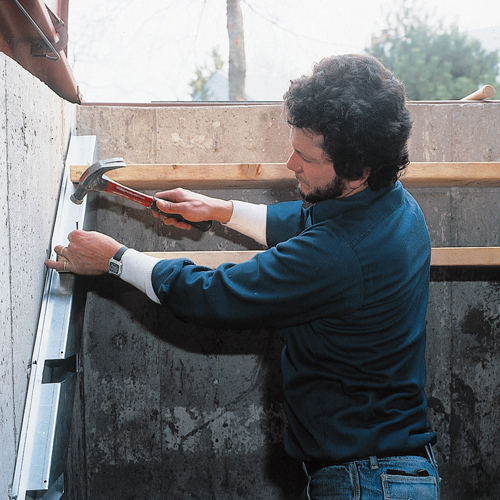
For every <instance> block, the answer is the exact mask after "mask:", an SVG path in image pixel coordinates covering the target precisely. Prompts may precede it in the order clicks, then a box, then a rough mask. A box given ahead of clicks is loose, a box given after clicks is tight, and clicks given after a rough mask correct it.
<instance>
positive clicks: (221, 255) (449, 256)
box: [145, 247, 500, 268]
mask: <svg viewBox="0 0 500 500" xmlns="http://www.w3.org/2000/svg"><path fill="white" fill-rule="evenodd" d="M145 253H147V255H152V256H153V257H157V258H159V259H177V258H184V259H189V260H192V261H193V262H195V263H196V264H200V265H202V266H208V267H212V268H215V267H217V266H219V265H220V264H223V263H224V262H232V263H234V264H238V263H240V262H245V261H247V260H249V259H251V258H252V257H253V256H254V255H255V254H256V253H258V251H213V252H209V251H206V252H145ZM431 266H433V267H464V266H475V267H477V266H500V247H443V248H433V249H432V253H431Z"/></svg>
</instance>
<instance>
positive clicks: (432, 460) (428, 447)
mask: <svg viewBox="0 0 500 500" xmlns="http://www.w3.org/2000/svg"><path fill="white" fill-rule="evenodd" d="M425 451H426V452H427V455H428V457H429V462H430V463H431V464H432V465H433V466H434V467H437V462H436V458H435V457H434V451H433V450H432V446H431V444H430V443H429V444H426V445H425Z"/></svg>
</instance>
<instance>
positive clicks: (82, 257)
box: [45, 231, 123, 276]
mask: <svg viewBox="0 0 500 500" xmlns="http://www.w3.org/2000/svg"><path fill="white" fill-rule="evenodd" d="M68 240H69V244H68V246H67V247H65V246H62V245H56V246H55V247H54V251H55V252H56V254H57V255H59V256H61V257H62V259H61V260H57V261H54V260H50V259H47V260H46V261H45V265H46V266H47V267H49V268H51V269H55V270H57V271H59V272H70V273H75V274H85V275H89V276H95V275H99V274H105V273H107V272H108V263H109V259H111V257H113V256H114V255H115V253H116V252H117V251H118V250H119V249H120V248H121V247H122V246H123V245H122V244H120V243H118V242H117V241H116V240H114V239H113V238H111V237H110V236H106V235H105V234H102V233H98V232H95V231H73V232H71V233H70V234H69V235H68Z"/></svg>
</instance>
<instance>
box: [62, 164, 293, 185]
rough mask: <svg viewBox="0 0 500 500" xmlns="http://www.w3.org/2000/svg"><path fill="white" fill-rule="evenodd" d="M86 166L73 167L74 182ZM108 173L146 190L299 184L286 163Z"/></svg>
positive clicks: (155, 167)
mask: <svg viewBox="0 0 500 500" xmlns="http://www.w3.org/2000/svg"><path fill="white" fill-rule="evenodd" d="M87 167H88V165H75V166H71V180H72V182H78V180H79V179H80V176H81V174H82V173H83V172H84V171H85V169H86V168H87ZM106 175H107V176H108V177H109V178H110V179H113V180H114V181H116V182H119V183H121V184H125V185H126V186H129V187H132V188H134V189H145V190H162V189H172V188H176V187H185V188H188V189H220V188H225V189H229V188H238V187H245V188H266V187H287V186H290V187H294V186H295V185H296V184H297V181H296V180H295V175H294V173H293V172H291V171H290V170H288V169H287V168H286V167H285V164H284V163H208V164H194V163H193V164H185V165H176V164H172V165H128V166H127V168H121V169H117V170H113V171H110V172H107V173H106Z"/></svg>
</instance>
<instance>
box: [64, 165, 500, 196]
mask: <svg viewBox="0 0 500 500" xmlns="http://www.w3.org/2000/svg"><path fill="white" fill-rule="evenodd" d="M87 167H88V165H72V166H71V180H72V182H78V181H79V179H80V176H81V174H82V173H83V172H84V171H85V170H86V168H87ZM106 175H107V176H108V177H109V178H111V179H113V180H114V181H116V182H119V183H121V184H124V185H126V186H130V187H132V188H135V189H143V190H157V191H161V190H163V189H171V188H174V187H185V188H188V189H228V188H238V187H239V188H241V187H245V188H266V187H268V188H269V187H281V188H289V187H294V186H296V185H297V181H296V180H295V175H294V173H293V172H291V171H290V170H288V169H287V168H286V165H285V164H284V163H245V164H238V163H217V164H214V163H211V164H206V165H202V164H186V165H175V164H171V165H156V164H155V165H128V166H127V168H121V169H117V170H113V171H110V172H108V173H107V174H106ZM401 182H402V183H403V184H404V186H405V187H408V188H411V187H460V186H462V187H498V186H500V162H414V163H411V164H410V165H409V166H408V168H407V169H406V172H405V173H404V174H403V176H402V177H401Z"/></svg>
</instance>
